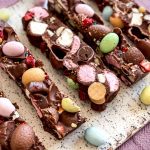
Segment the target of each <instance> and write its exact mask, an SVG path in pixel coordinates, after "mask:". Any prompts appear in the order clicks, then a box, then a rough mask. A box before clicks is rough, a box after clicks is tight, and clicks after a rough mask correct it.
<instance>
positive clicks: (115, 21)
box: [109, 14, 124, 28]
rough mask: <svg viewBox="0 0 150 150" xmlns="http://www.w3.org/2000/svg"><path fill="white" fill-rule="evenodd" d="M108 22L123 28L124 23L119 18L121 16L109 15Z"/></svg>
mask: <svg viewBox="0 0 150 150" xmlns="http://www.w3.org/2000/svg"><path fill="white" fill-rule="evenodd" d="M109 21H110V23H111V24H112V25H113V26H114V27H118V28H123V27H124V23H123V21H122V20H121V18H120V17H119V15H118V14H114V15H113V16H111V17H110V18H109Z"/></svg>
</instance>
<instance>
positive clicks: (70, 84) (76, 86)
mask: <svg viewBox="0 0 150 150" xmlns="http://www.w3.org/2000/svg"><path fill="white" fill-rule="evenodd" d="M67 84H68V86H69V87H70V88H72V89H78V88H79V85H78V83H75V82H74V81H73V80H72V79H71V78H67Z"/></svg>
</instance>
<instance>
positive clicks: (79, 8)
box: [75, 4, 94, 17]
mask: <svg viewBox="0 0 150 150" xmlns="http://www.w3.org/2000/svg"><path fill="white" fill-rule="evenodd" d="M75 10H76V12H77V13H78V14H84V15H86V16H87V17H93V15H94V10H93V9H92V7H90V6H89V5H87V4H78V5H76V7H75Z"/></svg>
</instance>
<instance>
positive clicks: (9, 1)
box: [0, 0, 18, 8]
mask: <svg viewBox="0 0 150 150" xmlns="http://www.w3.org/2000/svg"><path fill="white" fill-rule="evenodd" d="M17 1H18V0H0V8H3V7H9V6H11V5H13V4H15V3H16V2H17Z"/></svg>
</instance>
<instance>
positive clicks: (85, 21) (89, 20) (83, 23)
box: [82, 18, 94, 27]
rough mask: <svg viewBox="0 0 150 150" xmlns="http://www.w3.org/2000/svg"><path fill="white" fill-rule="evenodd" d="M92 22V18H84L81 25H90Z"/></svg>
mask: <svg viewBox="0 0 150 150" xmlns="http://www.w3.org/2000/svg"><path fill="white" fill-rule="evenodd" d="M93 22H94V20H93V19H92V18H85V19H84V20H83V21H82V26H83V27H88V26H90V25H92V24H93Z"/></svg>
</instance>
